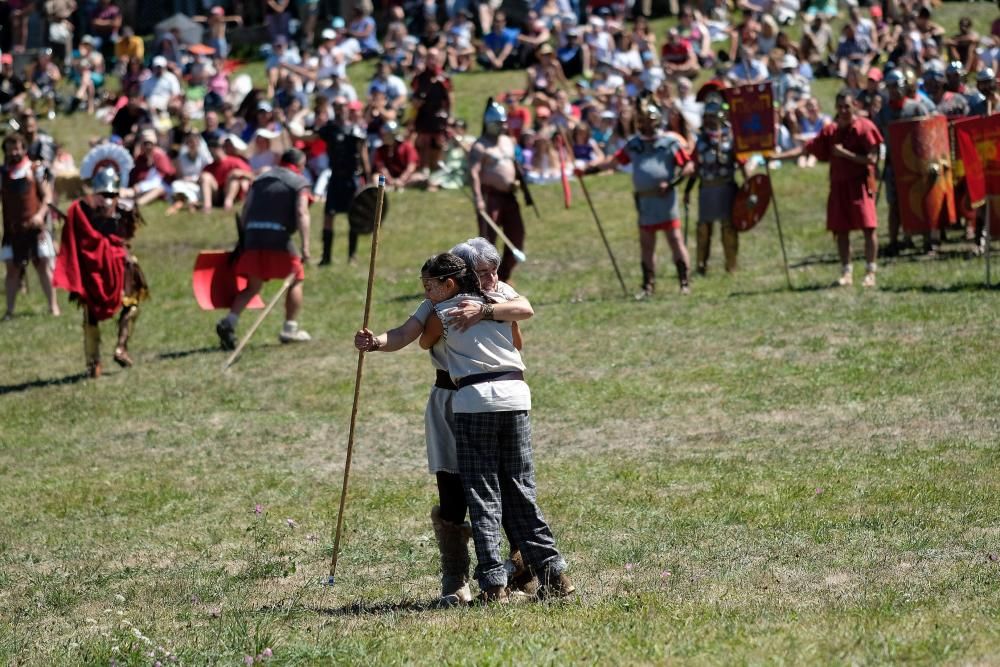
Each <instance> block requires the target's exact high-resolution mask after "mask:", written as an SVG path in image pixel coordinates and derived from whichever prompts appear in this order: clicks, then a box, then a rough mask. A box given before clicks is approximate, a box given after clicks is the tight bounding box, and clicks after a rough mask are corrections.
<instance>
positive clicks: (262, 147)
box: [249, 127, 281, 176]
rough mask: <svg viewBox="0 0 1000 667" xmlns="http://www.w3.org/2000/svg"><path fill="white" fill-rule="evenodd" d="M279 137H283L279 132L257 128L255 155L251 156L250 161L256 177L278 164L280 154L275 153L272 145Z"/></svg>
mask: <svg viewBox="0 0 1000 667" xmlns="http://www.w3.org/2000/svg"><path fill="white" fill-rule="evenodd" d="M279 136H281V135H280V134H279V133H278V132H274V131H273V130H269V129H267V128H266V127H260V128H257V130H256V131H255V132H254V134H253V155H251V156H250V160H249V165H250V168H251V169H252V170H253V173H254V176H259V175H260V174H262V173H264V172H265V171H267V170H268V169H270V168H272V167H274V166H275V165H276V164H278V153H277V152H275V150H274V147H273V145H272V144H273V142H274V140H275V139H277V138H278V137H279Z"/></svg>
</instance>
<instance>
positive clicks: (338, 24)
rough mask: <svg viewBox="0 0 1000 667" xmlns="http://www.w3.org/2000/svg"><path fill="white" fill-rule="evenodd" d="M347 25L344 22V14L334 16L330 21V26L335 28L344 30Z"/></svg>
mask: <svg viewBox="0 0 1000 667" xmlns="http://www.w3.org/2000/svg"><path fill="white" fill-rule="evenodd" d="M346 25H347V24H346V23H344V17H342V16H334V17H333V20H332V21H330V27H331V28H333V29H334V30H343V29H344V26H346Z"/></svg>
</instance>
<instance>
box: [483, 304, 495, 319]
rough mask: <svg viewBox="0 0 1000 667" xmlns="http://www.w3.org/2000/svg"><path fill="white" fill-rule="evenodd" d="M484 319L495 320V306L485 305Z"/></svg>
mask: <svg viewBox="0 0 1000 667" xmlns="http://www.w3.org/2000/svg"><path fill="white" fill-rule="evenodd" d="M483 319H484V320H492V319H493V304H492V303H484V304H483Z"/></svg>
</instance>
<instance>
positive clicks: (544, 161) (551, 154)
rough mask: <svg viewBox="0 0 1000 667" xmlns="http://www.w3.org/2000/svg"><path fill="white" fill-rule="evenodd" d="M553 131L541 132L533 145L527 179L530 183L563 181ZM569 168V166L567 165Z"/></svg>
mask: <svg viewBox="0 0 1000 667" xmlns="http://www.w3.org/2000/svg"><path fill="white" fill-rule="evenodd" d="M552 137H553V134H552V133H551V131H539V132H538V134H537V135H536V136H535V143H534V144H533V145H532V154H531V162H530V163H529V165H528V170H527V173H526V174H525V177H526V178H527V179H528V182H529V183H539V184H543V183H555V182H557V181H559V180H561V179H562V173H563V172H562V170H561V169H560V167H559V153H558V152H557V151H556V148H555V144H554V143H553V141H552ZM567 166H568V167H569V165H567Z"/></svg>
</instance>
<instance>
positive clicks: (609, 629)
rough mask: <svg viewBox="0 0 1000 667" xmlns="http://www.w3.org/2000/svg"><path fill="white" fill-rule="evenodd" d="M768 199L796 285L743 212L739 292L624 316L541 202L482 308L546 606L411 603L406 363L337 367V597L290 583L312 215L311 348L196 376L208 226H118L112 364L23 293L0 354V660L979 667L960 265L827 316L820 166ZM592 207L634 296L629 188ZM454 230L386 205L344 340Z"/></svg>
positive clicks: (990, 445)
mask: <svg viewBox="0 0 1000 667" xmlns="http://www.w3.org/2000/svg"><path fill="white" fill-rule="evenodd" d="M946 25H948V26H949V27H950V26H951V23H946ZM462 82H463V83H466V82H468V85H469V86H470V87H475V86H480V85H481V86H482V89H485V87H486V86H487V84H488V85H489V86H493V85H495V83H496V82H495V81H494V80H487V79H486V77H481V78H477V77H476V76H472V77H467V78H463V79H462ZM475 82H482V83H481V84H480V83H475ZM474 83H475V86H474ZM470 108H471V103H470ZM63 127H66V126H63ZM98 131H100V128H98V127H96V126H86V125H78V126H75V127H74V132H75V133H76V136H85V135H86V134H88V133H91V132H94V133H96V132H98ZM774 177H775V188H776V191H777V193H778V195H779V197H780V200H779V203H780V206H781V214H782V218H783V222H784V225H785V233H786V240H787V243H788V253H789V257H790V260H791V263H792V265H793V269H792V280H793V284H794V289H792V290H788V289H786V287H785V279H784V275H783V272H782V269H781V259H780V257H781V255H780V251H779V248H778V243H777V236H776V231H775V226H774V222H773V218H771V217H768V219H767V220H766V221H765V222H764V223H762V224H761V225H760V227H759V228H757V229H755V230H754V231H752V232H750V233H749V234H746V235H743V236H742V238H741V241H742V248H741V264H742V267H741V271H740V272H739V273H738V274H737V275H735V276H732V277H730V276H726V275H725V274H724V273H723V272H722V271H721V252H720V251H721V249H720V248H719V247H718V246H716V247H715V248H714V251H715V252H714V257H713V266H712V270H711V272H710V274H709V276H708V277H707V278H703V279H696V280H695V282H694V285H693V290H694V291H693V294H692V295H691V296H689V297H681V296H679V295H677V294H676V290H675V283H674V279H673V269H672V267H669V261H664V260H667V259H668V257H667V255H665V249H664V248H661V250H660V258H661V262H662V264H661V267H662V268H661V274H660V286H661V290H660V293H659V294H658V295H657V296H656V297H655V298H654V299H652V300H650V301H647V302H635V301H633V300H630V299H623V298H622V297H621V291H620V289H619V287H618V285H617V282H616V281H615V279H614V274H613V273H612V271H611V268H610V264H609V262H608V261H607V257H606V255H605V253H604V250H603V247H602V246H601V243H600V240H599V238H598V236H597V234H596V230H595V228H594V224H593V222H592V220H591V219H590V218H589V215H588V213H587V211H586V209H585V208H584V206H583V199H582V195H581V193H580V192H579V190H575V191H574V205H573V208H572V209H571V210H568V211H567V210H564V209H563V207H562V202H561V193H560V192H559V190H558V188H552V187H550V188H540V189H539V190H538V193H537V198H538V200H539V207H540V208H541V210H542V212H543V215H544V219H543V220H535V219H534V218H533V217H532V216H531V214H528V217H527V220H528V225H529V228H528V241H527V244H526V248H525V250H526V252H527V254H528V257H529V260H528V262H527V263H525V264H523V265H522V266H520V267H519V268H518V270H517V272H516V274H515V279H516V282H517V287H518V289H519V290H521V291H522V292H523V293H524V294H526V295H527V296H528V297H529V298H530V299H531V300H532V303H533V304H534V306H535V309H536V316H535V318H534V319H532V320H530V321H529V322H528V323H526V326H525V327H524V333H525V339H526V352H525V360H526V363H527V364H528V367H529V375H528V379H529V382H530V384H531V387H532V389H533V395H534V406H535V409H534V414H533V422H534V435H535V451H536V462H537V466H538V481H539V491H540V502H541V504H542V507H543V509H544V510H545V512H546V514H547V516H548V518H549V519H550V521H551V524H552V526H553V529H554V531H555V534H556V537H557V539H558V541H559V544H560V547H561V549H562V550H563V551H564V553H565V555H566V557H567V559H568V560H569V561H570V566H571V569H570V573H571V575H572V577H573V579H574V581H575V582H576V583H577V585H578V587H579V589H580V594H579V595H578V596H577V597H575V598H574V599H573V600H571V601H569V602H564V603H544V604H528V605H519V606H516V607H510V608H499V609H498V608H490V609H482V608H473V609H467V610H450V611H440V610H433V609H430V608H429V603H430V602H431V600H432V599H433V598H434V596H435V593H436V591H437V578H436V573H437V562H436V547H435V546H434V541H433V534H432V531H431V526H430V522H429V520H428V514H429V510H430V507H431V505H432V504H433V503H434V501H435V499H436V495H435V491H434V487H433V483H432V480H431V478H430V476H429V475H427V474H426V457H425V451H424V443H423V425H422V411H423V406H424V402H425V399H426V393H427V389H428V387H429V385H430V381H431V372H430V367H429V365H428V363H427V359H426V358H425V356H424V355H423V354H422V353H420V352H418V351H416V350H406V351H403V352H401V353H397V354H395V355H382V354H373V355H369V357H368V360H367V362H366V376H365V380H364V391H363V398H364V400H363V403H362V405H361V413H360V418H359V432H358V440H357V447H356V450H355V461H354V467H353V469H352V475H351V480H352V482H351V491H350V495H349V499H348V503H347V518H346V533H345V537H344V543H343V545H342V548H343V550H342V555H341V560H340V564H339V567H338V582H337V584H336V586H335V587H333V588H322V587H320V586H318V581H319V580H320V579H321V577H322V576H323V575H324V574H325V572H326V570H327V566H328V562H329V558H330V554H331V549H332V541H333V535H332V533H333V526H334V523H335V520H336V511H337V502H338V500H339V491H340V484H341V476H342V472H343V462H344V454H345V447H346V442H347V425H348V418H349V413H350V408H351V396H352V388H353V380H354V369H355V362H356V358H357V357H356V354H355V352H354V351H353V347H352V345H351V338H352V333H353V331H354V330H355V329H356V328H357V327H358V326H359V324H360V321H361V314H362V305H363V298H364V286H365V282H366V268H367V267H366V266H365V263H364V262H362V265H361V266H350V265H347V264H346V263H345V261H344V255H345V254H346V250H345V233H344V226H343V225H344V222H343V221H342V220H340V221H338V237H337V242H336V248H335V259H336V262H335V265H334V266H332V267H330V268H329V269H325V270H320V269H317V268H312V269H310V270H309V275H308V282H307V283H306V306H305V311H304V313H303V315H302V318H301V321H302V324H303V326H304V327H305V328H307V329H308V330H309V331H310V332H312V334H313V335H314V337H315V341H314V342H313V343H312V344H309V345H303V346H295V347H287V346H281V345H279V344H278V342H277V336H276V334H277V330H278V327H279V326H280V316H277V315H273V316H272V318H271V320H269V321H268V322H267V323H265V325H264V326H263V328H262V329H261V330H260V332H259V333H258V335H257V337H256V338H255V340H254V341H253V343H252V344H251V345H250V347H249V348H248V350H247V352H246V353H245V355H244V357H243V358H242V359H241V360H240V362H239V363H238V364H237V365H236V366H235V367H234V368H233V369H232V371H231V372H229V373H227V374H223V373H221V372H220V369H221V365H222V362H223V360H224V355H223V354H222V353H221V352H219V351H218V350H217V339H216V337H215V334H214V330H213V326H214V322H215V319H216V318H217V317H218V314H217V313H209V312H202V311H199V310H198V309H197V307H196V305H195V303H194V300H193V298H192V296H191V288H190V277H189V276H190V267H191V266H192V264H193V261H194V256H195V254H196V253H197V252H198V251H199V250H201V249H205V248H224V247H229V246H231V244H232V243H233V240H234V239H233V234H232V223H231V220H230V219H229V217H228V216H224V215H222V214H217V215H212V216H207V217H202V216H200V215H198V216H178V217H175V218H165V217H164V216H163V215H162V213H163V209H162V206H160V205H157V206H153V207H151V208H150V209H149V211H147V217H148V221H149V224H148V226H147V227H145V228H144V229H142V230H141V233H140V235H139V237H138V238H137V240H136V243H135V251H136V253H137V254H138V256H139V257H140V259H141V261H142V262H143V266H144V268H145V270H146V273H147V275H148V277H149V279H150V281H151V283H152V290H153V299H152V300H151V301H149V302H147V303H146V304H145V306H144V309H143V313H142V316H141V318H140V320H139V323H138V327H137V333H136V336H135V339H134V344H133V346H132V349H133V356H134V357H135V358H136V362H137V363H136V366H135V368H133V369H131V370H129V371H119V370H118V369H117V368H114V367H112V368H110V369H109V370H108V372H107V374H106V375H105V377H103V378H101V379H100V380H99V381H90V380H86V379H84V378H83V375H82V370H83V358H82V342H81V332H80V323H79V314H78V312H77V311H76V310H75V309H74V308H73V307H72V306H70V305H69V304H67V303H66V301H65V299H64V298H62V303H63V306H64V309H65V311H66V312H65V313H64V315H63V316H62V317H60V318H51V317H48V316H46V315H44V314H43V308H42V303H41V297H40V294H39V292H38V290H37V281H36V280H32V281H31V283H32V286H33V288H34V289H33V290H32V292H31V293H30V294H29V295H27V296H22V297H21V300H20V302H19V308H18V310H19V313H20V315H19V316H18V317H17V318H16V319H14V320H13V321H12V322H8V323H5V324H3V325H2V326H0V358H2V359H4V364H3V376H2V378H0V479H2V480H3V486H4V492H3V493H2V494H0V662H2V663H4V664H14V665H21V664H33V665H34V664H37V665H50V664H64V665H77V664H105V665H106V664H111V663H112V662H115V663H117V664H129V665H150V664H153V663H154V662H155V661H160V662H162V663H163V664H169V663H170V662H171V660H176V661H177V662H179V663H182V664H194V665H201V664H222V665H236V664H242V663H243V661H244V659H245V656H251V657H253V656H261V658H262V660H263V661H264V662H266V663H267V664H330V663H333V662H336V663H351V664H402V663H431V662H446V663H455V664H477V665H478V664H512V663H528V662H530V663H534V664H571V663H617V664H631V663H647V664H649V663H658V664H662V663H668V662H684V663H695V664H715V663H737V664H740V663H787V664H803V663H805V664H878V663H899V662H906V663H917V664H984V665H985V664H998V663H1000V648H998V647H1000V556H998V554H1000V519H998V513H997V498H998V497H1000V478H998V476H997V470H998V468H1000V454H998V451H1000V449H998V445H1000V442H998V440H1000V438H998V435H997V427H998V421H1000V419H998V413H1000V394H998V392H997V390H996V387H997V386H998V384H1000V357H998V355H997V353H996V350H997V345H996V343H995V341H994V339H993V336H994V335H996V330H997V326H998V317H997V312H998V306H1000V297H998V293H997V292H996V291H993V290H987V289H984V288H983V262H982V260H981V259H968V258H967V257H966V251H967V248H966V247H964V246H963V245H961V244H951V245H948V246H945V251H944V252H942V253H941V255H940V256H939V257H938V258H937V259H934V260H926V259H921V258H918V257H915V256H904V257H902V258H899V259H898V260H896V261H891V262H886V263H884V264H882V267H881V271H880V274H879V288H878V289H876V290H868V291H865V290H862V289H861V288H860V287H858V288H850V289H829V288H827V286H828V285H829V284H830V282H831V281H832V280H833V279H834V278H835V277H836V274H837V271H838V267H837V262H836V260H835V257H834V248H833V244H832V242H831V240H830V239H829V237H828V235H827V234H826V233H825V232H824V230H823V220H824V203H825V197H826V174H825V170H823V169H815V170H808V171H799V170H794V169H790V168H788V167H786V168H783V169H780V170H778V171H776V172H775V174H774ZM589 185H590V189H591V193H592V196H593V197H594V200H595V202H596V203H597V207H598V210H599V212H600V214H601V216H602V220H603V222H604V224H605V226H606V228H607V232H608V235H609V240H610V242H611V245H612V247H613V249H614V251H615V252H616V254H617V256H618V259H619V262H620V263H621V265H622V267H623V271H624V272H625V274H626V280H627V282H628V284H629V288H630V289H632V288H634V287H637V286H638V283H639V267H638V258H637V255H638V244H637V239H636V231H635V225H634V213H633V206H632V202H631V196H630V194H629V191H628V181H627V179H626V178H625V177H622V176H612V177H601V178H592V179H590V181H589ZM693 213H694V212H693V211H692V215H693ZM314 215H316V216H318V212H315V213H314ZM474 229H475V226H474V221H473V217H472V215H471V214H470V211H469V205H468V203H467V202H466V200H465V199H463V197H462V196H461V195H459V194H457V193H436V194H427V193H420V192H407V193H403V194H394V195H392V211H391V214H390V217H389V219H388V220H387V223H386V226H385V229H384V236H383V243H382V247H381V252H380V256H379V268H378V280H377V282H376V289H375V297H376V301H375V304H374V310H373V317H372V319H373V322H374V325H375V327H377V328H384V327H388V326H392V325H394V324H396V323H398V322H401V321H402V320H403V319H405V318H406V317H407V315H408V314H409V313H410V312H411V311H412V310H413V309H414V308H415V307H416V305H417V304H418V302H419V299H420V283H419V280H418V275H417V273H418V270H419V267H420V265H421V263H422V262H423V260H424V259H425V258H426V257H427V256H428V255H430V254H432V253H434V252H437V251H440V250H442V249H445V248H447V247H449V246H450V245H452V244H453V243H454V242H456V241H458V240H461V239H464V238H466V237H467V236H469V235H470V234H472V233H473V231H474ZM315 236H316V238H315V239H314V243H315V244H316V246H315V247H317V248H318V241H319V239H318V236H319V233H318V231H316V232H315ZM859 241H860V239H859ZM716 243H718V241H716ZM858 249H860V248H858ZM692 250H693V242H692ZM367 252H368V245H367V239H365V240H363V241H362V248H361V250H360V253H359V254H360V255H362V256H366V255H367ZM858 262H860V260H858ZM856 264H857V263H856ZM856 270H860V267H858V268H857V269H856ZM276 288H277V285H276V284H272V285H271V286H270V289H269V291H268V294H272V293H273V292H274V291H275V290H276ZM250 319H251V318H250V317H245V318H244V321H243V322H242V323H241V330H242V331H245V330H246V327H247V326H248V324H249V320H250ZM104 332H105V354H106V356H107V357H108V358H109V357H110V344H111V343H110V341H111V339H112V329H111V327H110V326H109V324H108V323H106V324H105V326H104ZM265 649H268V651H267V652H269V653H271V654H272V655H271V657H264V653H265Z"/></svg>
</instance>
